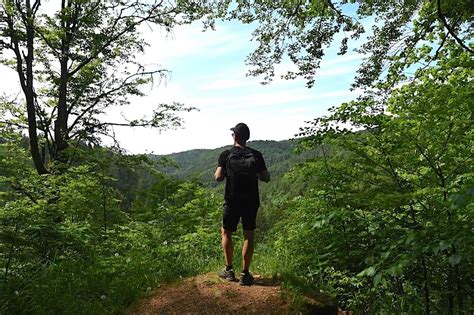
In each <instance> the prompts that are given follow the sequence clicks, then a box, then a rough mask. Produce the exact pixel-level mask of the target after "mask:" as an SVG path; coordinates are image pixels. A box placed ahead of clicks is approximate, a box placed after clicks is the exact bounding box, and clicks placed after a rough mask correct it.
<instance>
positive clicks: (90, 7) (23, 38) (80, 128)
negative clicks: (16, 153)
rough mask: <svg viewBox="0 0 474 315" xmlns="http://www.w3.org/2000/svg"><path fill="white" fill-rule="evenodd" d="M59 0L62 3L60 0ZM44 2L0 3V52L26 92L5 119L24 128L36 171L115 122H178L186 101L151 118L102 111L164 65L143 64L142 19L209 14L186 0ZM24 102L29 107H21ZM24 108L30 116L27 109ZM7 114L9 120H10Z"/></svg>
mask: <svg viewBox="0 0 474 315" xmlns="http://www.w3.org/2000/svg"><path fill="white" fill-rule="evenodd" d="M54 5H57V7H55V6H54ZM54 5H53V3H49V4H48V7H47V8H43V6H44V5H43V4H42V2H41V1H40V0H35V1H30V0H25V1H22V0H4V1H2V2H1V4H0V51H1V53H2V55H3V56H4V58H3V59H2V61H3V63H4V64H5V65H8V66H10V67H12V68H13V69H15V70H16V72H17V73H18V77H19V81H20V84H21V89H22V92H23V96H24V97H23V98H22V99H21V101H20V102H14V101H11V100H4V102H3V103H4V108H3V111H4V114H3V115H2V116H3V117H4V118H5V120H4V121H2V123H3V124H4V126H5V125H6V126H8V127H16V128H27V129H28V136H29V142H30V149H31V155H32V158H33V161H34V164H35V167H36V169H37V171H38V172H39V173H40V174H44V173H47V172H49V171H50V166H51V164H52V163H51V162H53V161H58V160H59V161H63V162H67V160H68V158H67V154H65V152H66V151H65V149H66V148H68V147H69V146H70V144H72V143H75V144H78V143H97V142H98V141H99V138H98V136H99V135H109V136H111V135H112V136H113V133H112V129H111V126H144V127H146V126H150V127H157V128H169V127H177V126H179V125H180V124H181V123H182V120H181V118H179V117H178V116H176V114H175V112H176V111H178V110H191V108H189V107H184V106H183V105H182V104H178V103H173V104H159V105H158V106H157V107H156V109H155V110H154V111H153V113H152V115H151V116H150V117H143V118H142V119H134V120H128V119H126V118H125V119H124V120H123V121H108V120H107V119H106V117H104V116H105V115H104V113H105V110H106V109H107V108H108V107H110V106H113V105H123V104H127V103H128V96H130V95H137V96H141V95H143V94H142V91H141V90H140V87H141V86H143V85H145V84H149V83H151V82H153V80H154V79H157V78H158V79H159V78H162V77H163V76H164V75H165V74H166V70H164V69H161V68H152V69H150V68H146V67H145V66H144V65H142V64H141V63H140V62H139V60H138V59H137V58H136V56H137V55H139V54H140V53H142V52H143V51H144V48H145V46H146V42H145V41H144V39H143V38H142V36H141V34H140V29H139V28H140V26H141V25H142V24H144V23H151V24H153V25H157V26H158V27H161V28H164V29H166V30H170V29H171V28H173V27H174V26H175V25H178V24H184V23H190V22H191V21H194V20H196V19H200V18H201V17H202V16H203V15H204V14H205V6H204V5H202V6H199V5H198V4H197V3H194V2H193V3H188V2H187V1H178V2H176V3H173V2H168V1H137V0H128V1H97V0H95V1H84V0H62V1H57V2H54ZM24 108H26V110H24ZM25 112H26V115H25ZM7 118H8V119H7Z"/></svg>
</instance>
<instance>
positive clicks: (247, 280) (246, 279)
mask: <svg viewBox="0 0 474 315" xmlns="http://www.w3.org/2000/svg"><path fill="white" fill-rule="evenodd" d="M239 284H240V285H252V284H253V276H252V275H251V274H250V272H242V273H241V274H240V282H239Z"/></svg>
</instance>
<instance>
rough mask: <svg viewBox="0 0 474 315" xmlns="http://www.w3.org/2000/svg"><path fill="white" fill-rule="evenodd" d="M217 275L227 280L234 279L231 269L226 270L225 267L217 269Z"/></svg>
mask: <svg viewBox="0 0 474 315" xmlns="http://www.w3.org/2000/svg"><path fill="white" fill-rule="evenodd" d="M219 277H221V278H223V279H226V280H229V281H235V272H234V270H233V269H230V270H226V268H225V267H224V269H222V270H221V271H219Z"/></svg>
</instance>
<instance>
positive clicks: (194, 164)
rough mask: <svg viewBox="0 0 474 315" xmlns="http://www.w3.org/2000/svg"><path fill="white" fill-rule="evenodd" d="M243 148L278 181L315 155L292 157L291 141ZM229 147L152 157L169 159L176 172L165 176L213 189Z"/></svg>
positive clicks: (167, 169) (252, 143)
mask: <svg viewBox="0 0 474 315" xmlns="http://www.w3.org/2000/svg"><path fill="white" fill-rule="evenodd" d="M247 145H248V146H249V147H251V148H253V149H256V150H258V151H260V152H262V154H263V156H264V158H265V162H266V164H267V167H268V169H269V171H270V173H271V174H272V177H280V176H281V175H283V174H284V173H285V172H286V171H288V170H289V169H290V167H291V166H292V165H294V164H296V163H299V162H302V161H303V160H304V159H305V158H308V157H312V156H315V155H316V153H315V152H306V153H304V154H302V155H296V154H295V153H293V149H294V147H295V146H296V145H297V142H296V141H292V140H283V141H273V140H265V141H262V140H258V141H250V142H249V143H248V144H247ZM231 147H232V146H231V145H229V146H224V147H220V148H217V149H194V150H189V151H184V152H179V153H173V154H169V155H164V156H163V155H161V156H155V157H156V158H160V157H169V158H171V159H173V160H174V161H176V163H177V165H178V168H172V167H168V168H166V169H165V172H166V173H168V174H169V175H172V176H175V177H177V178H182V179H191V178H196V179H198V180H200V181H201V182H203V183H204V184H207V185H209V186H213V185H214V181H213V176H214V171H215V170H216V167H217V159H218V157H219V154H220V153H221V152H222V151H224V150H226V149H229V148H231Z"/></svg>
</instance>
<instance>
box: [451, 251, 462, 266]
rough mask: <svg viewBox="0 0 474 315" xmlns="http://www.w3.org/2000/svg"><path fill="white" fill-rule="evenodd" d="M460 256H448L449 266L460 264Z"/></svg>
mask: <svg viewBox="0 0 474 315" xmlns="http://www.w3.org/2000/svg"><path fill="white" fill-rule="evenodd" d="M461 259H462V257H461V255H459V254H454V255H451V256H449V258H448V260H449V264H450V265H451V266H456V265H457V264H459V263H460V262H461Z"/></svg>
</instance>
